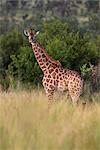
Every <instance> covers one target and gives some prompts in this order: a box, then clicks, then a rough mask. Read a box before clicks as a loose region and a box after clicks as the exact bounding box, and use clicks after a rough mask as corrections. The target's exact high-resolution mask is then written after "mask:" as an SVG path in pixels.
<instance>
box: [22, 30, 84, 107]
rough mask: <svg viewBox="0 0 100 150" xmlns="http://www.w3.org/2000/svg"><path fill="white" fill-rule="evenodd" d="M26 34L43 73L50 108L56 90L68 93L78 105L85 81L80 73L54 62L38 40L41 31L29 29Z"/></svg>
mask: <svg viewBox="0 0 100 150" xmlns="http://www.w3.org/2000/svg"><path fill="white" fill-rule="evenodd" d="M24 34H25V35H26V36H27V37H28V39H29V42H30V43H31V45H32V49H33V52H34V55H35V57H36V59H37V62H38V64H39V66H40V68H41V69H42V71H43V74H44V77H43V80H42V82H43V86H44V89H45V92H46V94H47V96H48V103H49V106H50V105H51V103H52V102H53V94H54V92H55V91H56V90H60V91H68V93H69V95H70V97H71V99H72V102H73V103H78V101H79V97H80V95H81V93H82V89H83V79H82V78H81V76H80V75H79V74H78V72H76V71H74V70H70V69H64V68H63V67H62V66H61V63H60V62H59V61H56V60H53V59H52V58H51V57H50V56H49V55H48V54H47V52H46V51H45V49H44V47H43V46H41V44H40V43H39V42H38V41H37V40H36V36H37V35H38V34H39V31H37V32H35V31H34V30H32V29H29V30H25V31H24Z"/></svg>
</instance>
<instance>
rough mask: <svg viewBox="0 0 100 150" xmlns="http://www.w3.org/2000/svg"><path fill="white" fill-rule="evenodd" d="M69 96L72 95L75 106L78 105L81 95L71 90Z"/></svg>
mask: <svg viewBox="0 0 100 150" xmlns="http://www.w3.org/2000/svg"><path fill="white" fill-rule="evenodd" d="M69 95H70V97H71V100H72V103H73V105H78V103H79V96H80V94H79V93H77V92H76V91H73V90H69Z"/></svg>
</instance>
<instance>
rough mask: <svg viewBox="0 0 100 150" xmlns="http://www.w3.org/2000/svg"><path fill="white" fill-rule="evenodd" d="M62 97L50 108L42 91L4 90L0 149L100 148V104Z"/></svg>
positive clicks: (87, 149) (0, 106) (0, 108)
mask: <svg viewBox="0 0 100 150" xmlns="http://www.w3.org/2000/svg"><path fill="white" fill-rule="evenodd" d="M98 96H100V95H98ZM98 96H97V97H98ZM60 99H63V100H60V101H58V102H57V103H55V104H54V105H53V106H52V108H51V110H50V111H49V112H48V110H47V99H46V96H45V94H44V93H43V92H42V91H36V90H35V91H33V92H26V91H20V92H10V93H1V94H0V150H100V104H99V103H94V104H91V105H89V104H88V105H87V106H86V107H85V109H84V110H83V107H82V106H81V105H80V106H78V107H73V106H72V105H71V104H70V103H69V102H68V101H66V100H65V97H64V98H63V96H62V97H61V98H60Z"/></svg>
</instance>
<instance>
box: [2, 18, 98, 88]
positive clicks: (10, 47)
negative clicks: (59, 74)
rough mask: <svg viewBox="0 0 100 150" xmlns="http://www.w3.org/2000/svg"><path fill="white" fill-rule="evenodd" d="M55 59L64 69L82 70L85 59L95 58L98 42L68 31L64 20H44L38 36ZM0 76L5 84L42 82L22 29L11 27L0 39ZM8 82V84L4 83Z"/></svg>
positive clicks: (94, 61) (89, 37)
mask: <svg viewBox="0 0 100 150" xmlns="http://www.w3.org/2000/svg"><path fill="white" fill-rule="evenodd" d="M37 40H38V41H39V42H40V43H41V44H42V45H43V46H44V47H45V49H46V51H47V52H48V54H49V55H50V56H51V57H52V58H53V59H55V60H59V61H60V62H61V64H62V66H63V67H64V68H71V69H74V70H77V71H79V72H80V71H81V74H82V71H84V70H82V69H81V70H80V68H82V66H83V65H84V64H88V62H91V63H96V62H97V61H98V58H99V56H98V51H97V49H98V45H97V44H96V41H98V39H97V40H96V39H95V40H93V39H92V37H91V36H89V34H84V35H81V34H80V33H79V32H71V31H70V28H69V27H68V24H67V22H65V21H60V20H58V19H56V20H52V21H48V22H45V23H44V24H43V28H42V31H41V32H40V35H39V36H38V39H37ZM0 43H1V48H0V61H1V63H0V75H1V81H2V83H3V84H4V85H6V86H7V84H8V85H9V84H10V85H12V86H14V87H16V86H17V83H18V82H20V83H27V84H29V85H31V84H33V85H37V84H38V83H41V78H42V72H41V70H40V68H39V65H38V64H37V61H36V59H35V57H34V54H33V51H32V48H31V45H30V44H29V42H28V40H27V39H26V37H24V35H23V32H20V31H18V30H13V31H12V32H9V33H7V34H5V35H3V36H2V37H1V38H0ZM5 82H7V83H5Z"/></svg>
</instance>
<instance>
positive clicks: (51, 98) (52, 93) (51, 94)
mask: <svg viewBox="0 0 100 150" xmlns="http://www.w3.org/2000/svg"><path fill="white" fill-rule="evenodd" d="M46 95H47V97H48V108H51V106H52V104H53V95H54V91H53V90H47V92H46Z"/></svg>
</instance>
